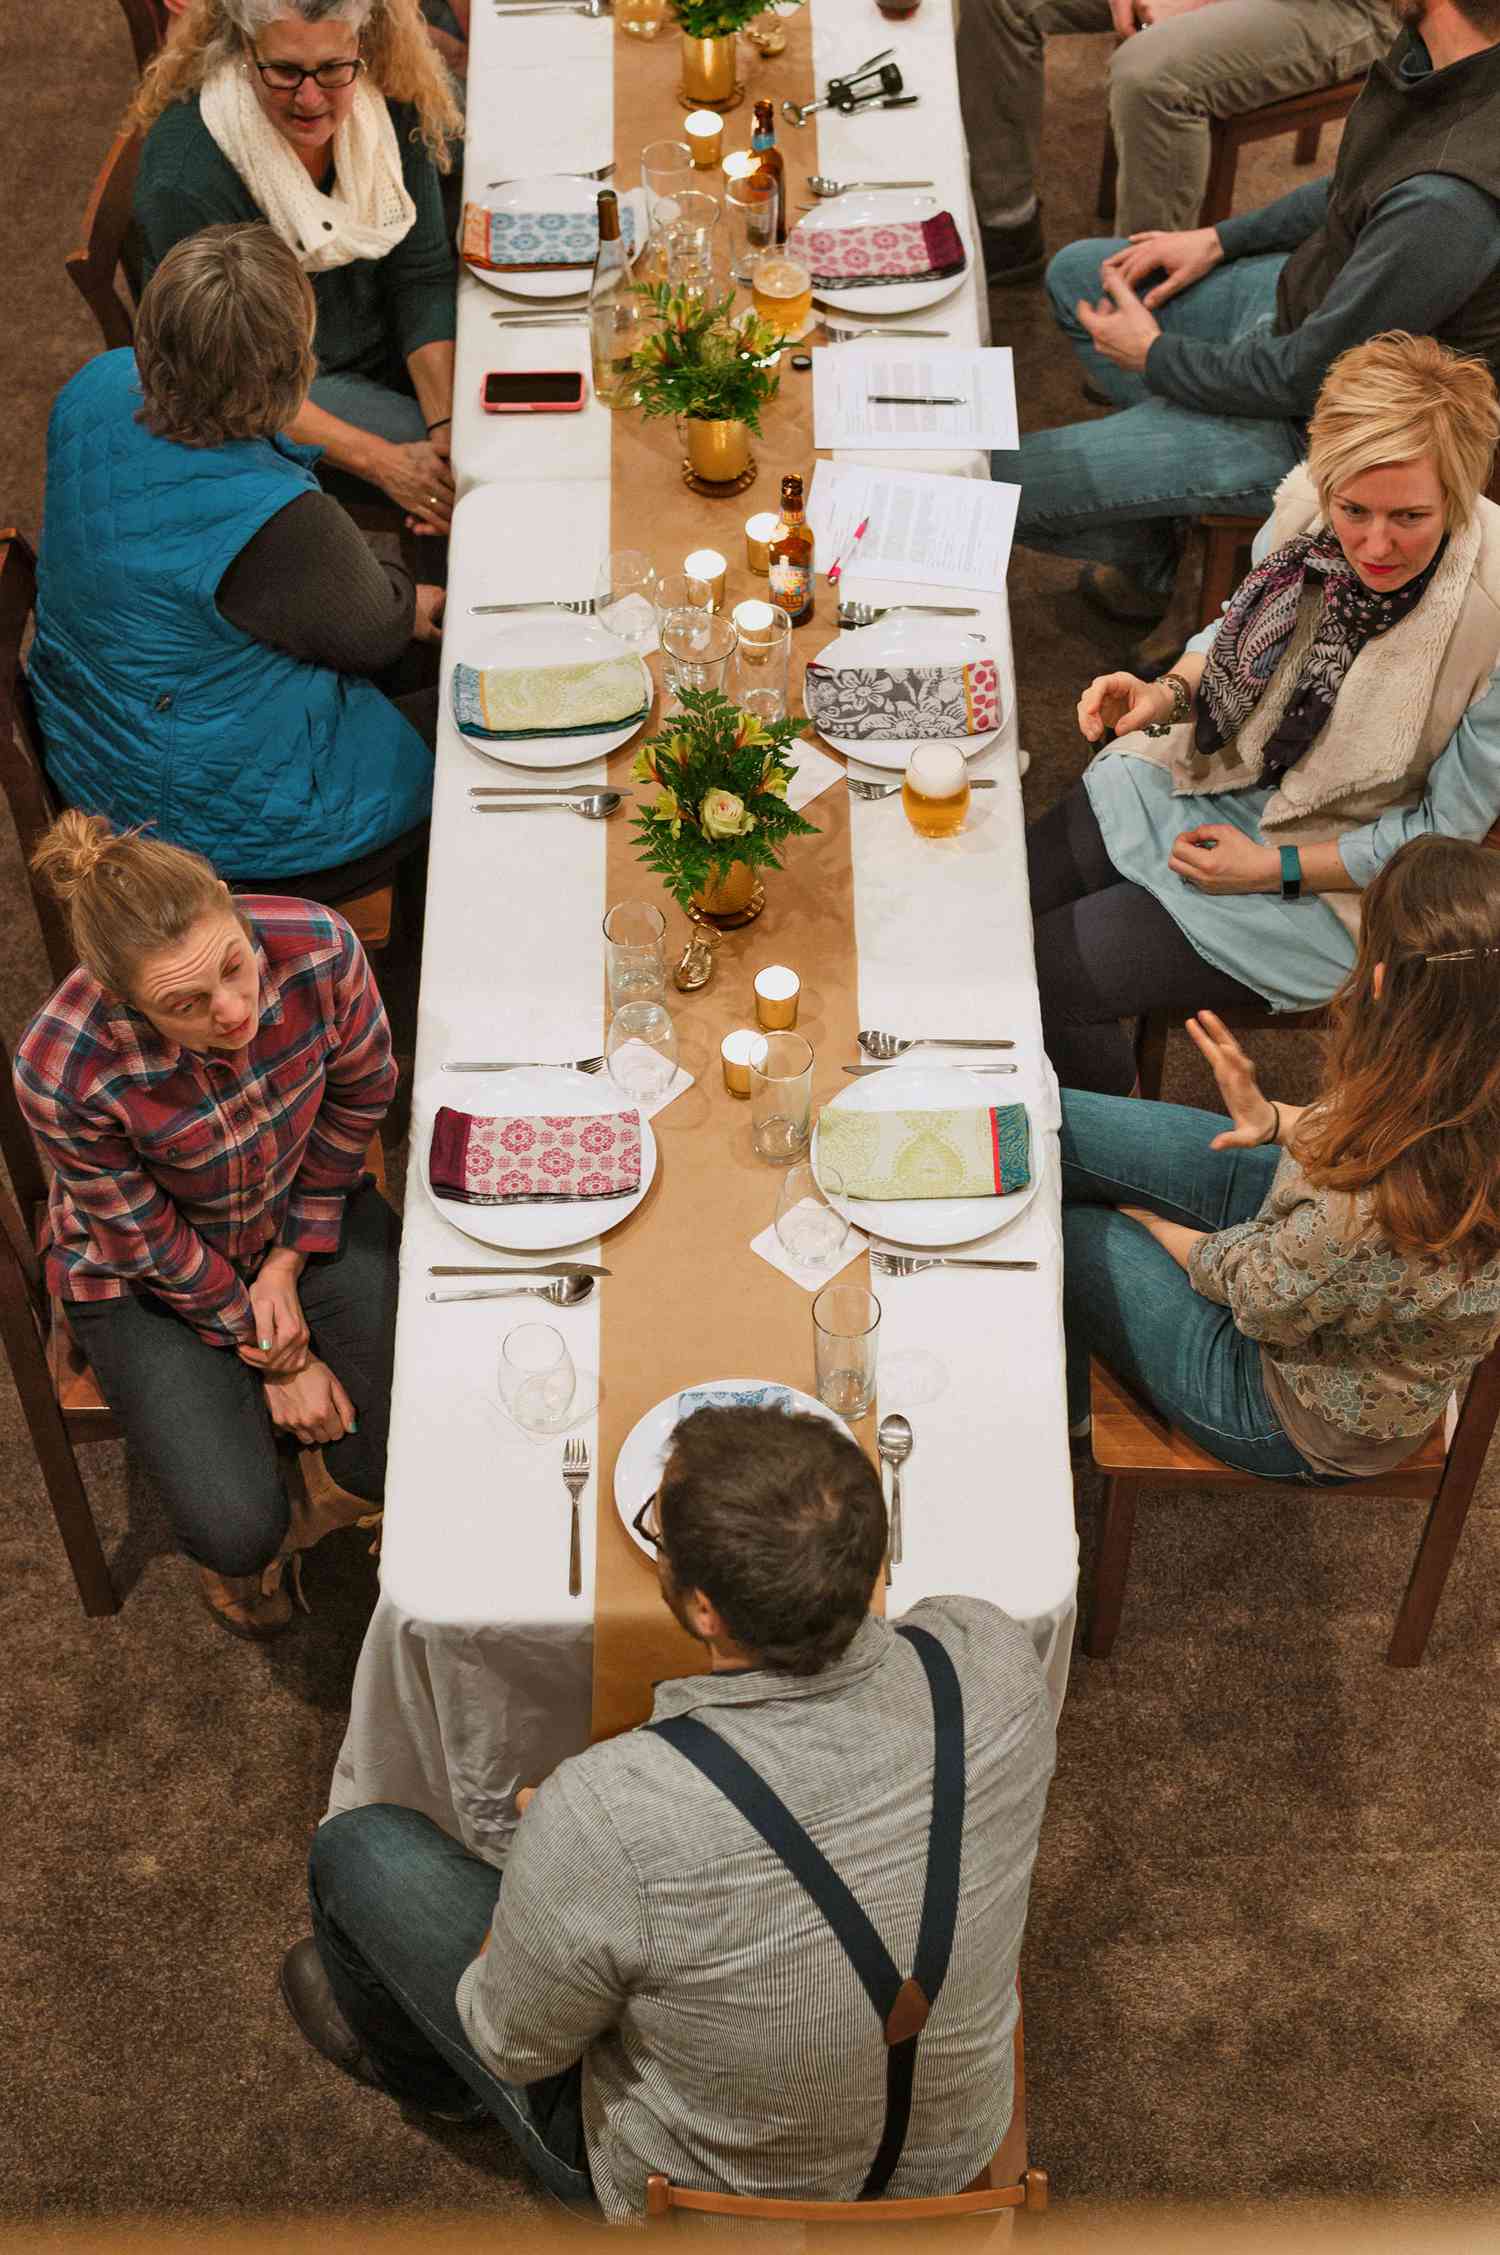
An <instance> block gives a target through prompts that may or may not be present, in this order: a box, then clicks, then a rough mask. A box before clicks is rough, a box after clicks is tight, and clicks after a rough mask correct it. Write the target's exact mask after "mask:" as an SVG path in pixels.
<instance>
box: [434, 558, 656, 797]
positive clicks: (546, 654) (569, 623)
mask: <svg viewBox="0 0 1500 2255" xmlns="http://www.w3.org/2000/svg"><path fill="white" fill-rule="evenodd" d="M579 579H580V585H579V589H578V592H579V593H580V594H589V593H592V579H593V564H592V561H590V560H587V559H586V560H585V563H584V565H583V566H582V567H581V568H580V573H579ZM585 581H587V582H589V584H588V585H584V584H583V583H584V582H585ZM481 599H482V598H481ZM519 599H520V598H518V597H517V598H514V600H519ZM496 600H497V601H500V600H504V598H501V597H497V598H496ZM461 631H462V636H463V648H462V650H461V651H460V652H459V653H458V656H459V660H460V662H461V663H462V664H464V665H466V666H503V665H510V666H548V665H552V666H565V665H577V664H579V663H580V662H581V661H582V660H584V659H587V658H630V657H639V656H640V652H639V651H638V650H631V649H629V648H628V647H627V645H626V644H625V643H623V642H618V641H616V639H615V637H614V635H612V634H611V633H610V631H609V629H608V627H604V626H601V625H600V624H599V621H598V620H597V619H589V618H580V617H579V616H578V615H577V613H576V612H574V611H512V612H510V613H509V614H508V615H507V616H506V617H504V618H493V619H477V618H474V617H473V616H472V615H469V616H465V617H464V619H463V623H462V629H461ZM455 639H456V637H455ZM646 673H647V679H648V682H649V679H650V668H649V666H648V667H647V668H646ZM452 678H453V674H452V666H451V665H450V666H449V669H448V672H447V674H446V675H445V676H444V681H443V710H444V712H445V714H446V716H447V719H448V721H449V723H450V725H451V726H452V727H453V728H454V729H455V731H456V732H457V734H458V737H459V740H460V742H462V743H465V744H467V745H468V747H469V749H470V751H472V752H478V754H479V756H480V758H481V759H487V760H496V761H498V762H499V764H500V765H501V766H502V767H546V768H551V767H582V766H584V765H585V764H586V762H588V761H589V760H596V759H603V757H604V755H605V754H606V752H612V751H615V750H616V749H617V748H618V746H620V745H621V744H628V743H629V741H630V739H631V737H632V736H633V735H634V734H635V733H636V731H637V729H639V728H643V727H645V726H646V725H647V724H648V723H649V721H650V719H651V710H650V709H649V708H648V710H647V713H646V719H645V721H639V720H632V721H630V722H628V723H627V724H626V726H625V727H623V728H610V729H604V730H601V732H600V733H599V735H597V736H520V737H516V736H496V737H488V736H470V735H467V734H466V733H465V731H464V730H463V729H461V728H459V727H458V723H457V722H456V721H455V720H454V718H453V690H452Z"/></svg>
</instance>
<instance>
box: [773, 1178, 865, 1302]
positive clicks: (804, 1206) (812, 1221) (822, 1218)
mask: <svg viewBox="0 0 1500 2255" xmlns="http://www.w3.org/2000/svg"><path fill="white" fill-rule="evenodd" d="M843 1187H844V1182H843V1177H842V1176H841V1175H839V1174H836V1173H835V1172H834V1170H833V1168H832V1167H825V1168H824V1169H823V1179H822V1181H821V1182H819V1180H818V1178H817V1176H816V1175H815V1174H814V1173H813V1170H812V1167H811V1165H810V1163H809V1162H808V1161H807V1160H806V1159H799V1160H798V1162H797V1164H796V1166H794V1167H788V1169H787V1171H786V1176H785V1179H784V1180H783V1182H782V1185H781V1195H780V1197H779V1198H778V1199H777V1201H776V1236H777V1240H778V1242H779V1243H780V1246H781V1249H782V1251H783V1252H784V1253H785V1254H786V1256H787V1258H788V1260H792V1261H795V1262H796V1263H797V1264H798V1266H799V1267H800V1268H826V1269H827V1270H828V1271H829V1273H830V1274H832V1272H833V1271H834V1270H835V1269H836V1268H841V1267H842V1266H843V1263H844V1259H845V1257H846V1252H847V1248H848V1244H849V1224H848V1222H847V1221H846V1220H845V1219H844V1216H843V1215H842V1214H841V1213H840V1212H839V1210H838V1208H837V1207H836V1206H831V1205H830V1204H829V1203H828V1194H829V1193H830V1192H831V1193H832V1195H833V1196H834V1197H835V1198H837V1197H838V1196H839V1195H840V1194H841V1192H842V1190H843Z"/></svg>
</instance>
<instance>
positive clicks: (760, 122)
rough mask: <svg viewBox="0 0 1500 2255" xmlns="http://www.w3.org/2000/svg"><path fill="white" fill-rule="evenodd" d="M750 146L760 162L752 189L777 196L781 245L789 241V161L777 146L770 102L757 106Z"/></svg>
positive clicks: (751, 177) (752, 177)
mask: <svg viewBox="0 0 1500 2255" xmlns="http://www.w3.org/2000/svg"><path fill="white" fill-rule="evenodd" d="M750 146H751V148H752V149H753V150H754V151H755V154H756V155H757V156H758V157H759V159H760V163H759V164H758V165H757V166H756V168H755V170H754V172H752V173H751V175H750V180H751V184H752V186H754V187H756V188H758V189H761V190H765V189H771V190H773V191H774V193H775V197H776V234H775V240H776V242H777V243H784V242H785V241H786V160H785V159H784V157H783V156H782V154H781V151H780V150H779V149H778V148H777V146H776V112H775V111H774V110H773V109H772V107H771V104H770V103H769V102H757V103H756V105H755V130H754V132H753V133H752V134H751V136H750Z"/></svg>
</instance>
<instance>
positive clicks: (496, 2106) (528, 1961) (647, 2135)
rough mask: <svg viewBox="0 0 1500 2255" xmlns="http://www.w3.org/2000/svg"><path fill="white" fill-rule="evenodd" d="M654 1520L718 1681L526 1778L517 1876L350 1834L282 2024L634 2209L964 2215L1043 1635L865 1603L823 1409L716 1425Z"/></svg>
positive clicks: (597, 2194) (878, 1527)
mask: <svg viewBox="0 0 1500 2255" xmlns="http://www.w3.org/2000/svg"><path fill="white" fill-rule="evenodd" d="M637 1524H638V1526H639V1527H640V1529H641V1532H642V1533H643V1535H645V1537H646V1538H647V1540H648V1541H651V1542H653V1543H654V1544H655V1545H656V1546H657V1559H658V1574H659V1577H660V1580H661V1586H662V1595H663V1597H664V1599H665V1601H666V1603H667V1604H668V1605H669V1606H670V1607H671V1609H672V1611H673V1613H674V1614H675V1615H676V1617H677V1619H678V1620H679V1621H681V1623H682V1624H683V1626H684V1627H685V1628H687V1629H688V1630H689V1631H690V1633H691V1634H693V1635H694V1636H696V1637H698V1638H699V1639H700V1640H701V1641H702V1643H703V1644H704V1646H705V1648H706V1651H707V1655H708V1670H707V1672H706V1673H705V1674H703V1675H697V1676H686V1677H681V1678H678V1679H676V1680H673V1681H670V1682H666V1683H663V1684H660V1685H658V1686H657V1691H656V1701H655V1706H654V1709H653V1715H652V1721H651V1723H650V1724H649V1725H648V1726H646V1727H645V1728H643V1729H641V1730H635V1731H630V1732H627V1733H626V1734H625V1735H624V1736H623V1737H620V1738H616V1739H613V1740H610V1741H608V1742H606V1743H605V1744H603V1745H599V1746H595V1747H592V1748H591V1749H590V1750H589V1751H588V1752H587V1753H584V1754H580V1755H577V1756H576V1757H575V1758H574V1759H573V1760H572V1761H569V1762H565V1763H564V1764H563V1765H562V1767H561V1768H560V1769H559V1770H557V1771H556V1772H555V1773H554V1775H553V1776H552V1777H550V1778H549V1779H548V1780H547V1782H546V1783H545V1784H544V1785H542V1786H541V1787H540V1788H539V1789H538V1791H537V1793H536V1795H535V1798H534V1800H533V1801H532V1802H531V1805H530V1806H529V1807H528V1808H527V1810H526V1813H525V1817H524V1821H523V1823H522V1824H521V1827H520V1829H519V1831H518V1833H517V1836H516V1842H515V1846H514V1847H513V1849H512V1851H511V1855H510V1859H509V1861H508V1863H507V1865H506V1867H505V1874H504V1884H503V1885H499V1884H498V1882H497V1877H496V1873H495V1871H494V1869H493V1868H492V1867H491V1866H489V1865H487V1864H484V1863H482V1862H480V1861H479V1860H478V1859H477V1858H475V1857H473V1856H470V1855H468V1854H467V1853H466V1852H465V1850H464V1849H462V1848H461V1847H459V1846H458V1844H457V1843H456V1842H455V1841H452V1840H450V1839H448V1838H447V1837H446V1836H445V1835H444V1834H442V1833H440V1832H439V1831H438V1830H437V1829H436V1827H435V1826H433V1825H432V1824H431V1823H429V1821H428V1820H427V1819H426V1818H425V1817H421V1816H418V1815H417V1814H415V1812H413V1811H411V1810H407V1809H399V1808H394V1807H371V1808H363V1809H354V1810H350V1811H347V1812H346V1813H344V1814H343V1815H340V1816H336V1817H333V1818H331V1819H330V1820H329V1821H328V1822H327V1823H326V1824H325V1825H323V1827H322V1828H321V1830H320V1831H319V1833H318V1835H317V1838H316V1840H315V1841H314V1844H313V1851H312V1858H311V1866H310V1875H309V1880H310V1892H311V1899H312V1908H313V1924H314V1935H315V1939H314V1940H310V1941H304V1942H300V1943H298V1944H297V1945H296V1947H295V1948H294V1949H293V1950H291V1951H290V1952H289V1953H288V1956H287V1958H286V1961H285V1963H284V1965H283V1968H282V1991H283V1995H284V1996H285V1997H286V2001H287V2003H288V2005H289V2007H290V2009H291V2011H292V2014H293V2016H294V2018H295V2019H296V2021H297V2023H298V2026H299V2027H300V2028H301V2030H302V2032H303V2034H304V2035H305V2036H306V2037H307V2039H308V2041H309V2042H310V2043H312V2044H313V2045H314V2046H315V2047H316V2048H317V2049H318V2050H319V2051H321V2052H322V2053H323V2054H324V2056H325V2057H327V2058H329V2059H331V2060H333V2061H334V2062H335V2064H336V2065H338V2066H340V2067H342V2068H343V2069H344V2070H345V2072H346V2073H349V2074H352V2075H354V2076H355V2077H356V2078H358V2079H359V2080H361V2081H363V2082H366V2083H369V2084H371V2085H373V2086H374V2087H375V2088H377V2089H380V2090H384V2091H385V2092H386V2093H388V2095H390V2096H391V2097H393V2098H395V2099H397V2100H398V2101H399V2102H400V2103H402V2104H403V2106H404V2107H405V2108H406V2109H407V2110H408V2111H410V2112H414V2113H417V2114H419V2115H420V2114H422V2113H426V2114H428V2115H431V2114H437V2115H439V2116H441V2117H442V2118H444V2119H448V2120H454V2119H472V2118H475V2117H476V2116H478V2117H479V2118H482V2117H483V2115H484V2114H486V2113H487V2114H490V2115H493V2116H494V2117H495V2118H496V2119H497V2120H498V2121H499V2122H500V2123H501V2124H502V2125H503V2126H504V2127H505V2129H506V2130H507V2131H509V2133H510V2135H511V2136H512V2138H513V2139H514V2141H515V2143H516V2144H517V2145H518V2146H519V2148H520V2149H521V2151H522V2152H523V2153H524V2154H525V2155H526V2157H527V2159H528V2160H530V2161H531V2163H532V2164H533V2166H534V2167H535V2169H536V2171H537V2173H538V2175H539V2176H540V2177H541V2178H542V2180H543V2182H544V2183H545V2184H547V2185H548V2186H549V2188H550V2189H551V2190H552V2191H554V2192H555V2193H557V2194H558V2195H559V2196H560V2197H561V2198H563V2199H565V2200H568V2201H570V2202H571V2203H573V2204H575V2205H580V2206H594V2207H596V2208H597V2209H602V2211H603V2213H604V2215H605V2216H606V2217H607V2218H609V2219H610V2220H612V2221H625V2220H629V2219H631V2218H639V2217H640V2215H641V2214H642V2211H643V2208H644V2203H645V2183H646V2178H647V2177H648V2176H649V2175H651V2174H653V2173H656V2172H660V2173H662V2174H664V2175H666V2176H668V2177H670V2178H671V2179H672V2180H673V2182H675V2183H680V2184H686V2185H692V2186H697V2187H700V2188H706V2189H714V2190H724V2191H731V2192H740V2193H750V2194H761V2195H783V2196H788V2197H793V2196H795V2197H800V2198H804V2199H826V2200H849V2199H854V2198H856V2197H858V2196H859V2195H860V2194H861V2193H862V2192H863V2193H864V2194H865V2195H866V2196H870V2197H873V2196H874V2194H876V2193H877V2192H880V2191H882V2190H883V2191H885V2192H886V2193H888V2194H889V2195H890V2196H891V2197H893V2198H900V2197H905V2196H913V2197H914V2196H918V2195H922V2194H932V2193H946V2192H959V2191H962V2190H963V2189H964V2188H965V2187H966V2186H968V2185H969V2184H970V2183H971V2182H972V2181H973V2180H974V2178H975V2177H976V2176H977V2175H978V2174H979V2172H980V2171H981V2170H983V2169H984V2168H985V2167H986V2165H987V2164H988V2162H989V2161H990V2159H991V2157H992V2156H993V2154H994V2153H995V2151H996V2149H997V2147H998V2146H999V2144H1000V2141H1001V2139H1002V2137H1003V2136H1004V2133H1005V2130H1006V2128H1007V2126H1008V2124H1009V2120H1010V2114H1011V2100H1012V2089H1011V2043H1012V2037H1013V2033H1014V2027H1015V2016H1016V1989H1015V1981H1016V1965H1017V1960H1018V1958H1019V1956H1020V1949H1021V1936H1022V1932H1023V1929H1024V1925H1025V1917H1026V1899H1027V1890H1028V1887H1029V1883H1030V1875H1031V1866H1032V1862H1033V1859H1034V1857H1035V1854H1036V1843H1037V1834H1038V1831H1039V1829H1040V1826H1041V1820H1042V1811H1043V1807H1044V1804H1045V1800H1046V1790H1047V1781H1048V1779H1049V1777H1050V1775H1051V1771H1052V1765H1053V1760H1054V1754H1055V1738H1054V1729H1053V1720H1052V1713H1051V1708H1050V1705H1049V1703H1048V1699H1047V1692H1046V1686H1045V1684H1044V1681H1043V1678H1042V1673H1041V1669H1040V1666H1039V1664H1038V1661H1037V1658H1036V1655H1035V1653H1034V1651H1033V1650H1032V1647H1031V1644H1030V1641H1029V1639H1028V1638H1027V1636H1026V1634H1025V1632H1024V1630H1023V1629H1021V1628H1020V1627H1019V1626H1018V1625H1017V1624H1016V1623H1015V1622H1014V1621H1012V1620H1011V1619H1010V1618H1009V1617H1008V1616H1007V1615H1006V1614H1004V1613H1002V1612H1000V1611H999V1610H998V1609H997V1608H996V1607H994V1606H992V1605H987V1604H985V1603H983V1602H981V1601H980V1600H979V1599H975V1598H959V1597H952V1598H930V1599H928V1600H926V1601H925V1602H924V1603H922V1604H920V1605H917V1606H915V1607H913V1609H912V1611H911V1612H910V1613H909V1614H908V1615H907V1616H906V1617H905V1618H904V1620H903V1621H902V1622H901V1623H900V1624H899V1625H898V1626H896V1627H892V1626H891V1624H889V1623H888V1622H886V1621H884V1620H882V1619H880V1618H878V1617H876V1616H874V1615H872V1614H871V1612H870V1611H869V1606H870V1601H871V1597H872V1595H873V1593H874V1590H875V1587H876V1584H877V1581H878V1577H879V1575H880V1572H881V1566H882V1561H883V1557H884V1551H885V1534H886V1530H885V1509H884V1503H883V1499H882V1496H881V1491H880V1483H879V1478H878V1475H877V1474H876V1472H875V1470H874V1468H873V1466H872V1465H871V1464H870V1462H869V1460H868V1458H866V1457H865V1456H864V1454H863V1453H862V1452H861V1450H860V1449H859V1448H858V1447H857V1446H856V1445H855V1444H854V1442H853V1441H852V1440H851V1439H850V1438H849V1437H848V1436H847V1435H846V1434H844V1433H843V1432H842V1431H840V1430H838V1429H837V1428H835V1427H833V1426H832V1425H829V1424H827V1423H825V1422H824V1421H822V1420H821V1419H818V1418H813V1417H807V1416H799V1415H786V1414H784V1413H782V1412H781V1411H778V1410H766V1409H749V1408H733V1409H704V1410H700V1411H698V1412H697V1413H696V1415H694V1416H692V1417H691V1418H689V1419H687V1420H686V1421H685V1422H684V1423H683V1424H682V1425H680V1426H679V1427H678V1429H677V1432H676V1435H675V1437H674V1440H673V1444H672V1449H671V1453H670V1455H669V1457H668V1460H667V1464H666V1467H665V1469H664V1472H663V1475H662V1481H661V1485H660V1488H659V1489H658V1491H657V1494H656V1495H655V1496H654V1497H653V1498H651V1499H650V1501H649V1502H648V1503H647V1504H646V1505H645V1506H644V1508H643V1510H642V1513H641V1515H640V1518H639V1519H638V1521H637ZM747 1781H748V1782H747ZM742 1812H743V1813H742ZM773 1842H777V1843H779V1844H776V1845H773ZM794 1871H795V1876H794ZM831 1875H836V1876H832V1880H831V1885H830V1876H831ZM840 1883H842V1885H840ZM497 1888H498V1899H497ZM851 1898H852V1903H853V1905H854V1906H856V1907H855V1908H854V1909H853V1911H852V1912H851V1909H850V1899H851ZM825 1905H826V1906H827V1908H826V1909H825V1907H823V1906H825ZM830 1919H832V1920H833V1921H834V1923H830ZM903 2090H904V2094H905V2095H904V2096H903Z"/></svg>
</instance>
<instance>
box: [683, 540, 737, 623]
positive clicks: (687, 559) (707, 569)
mask: <svg viewBox="0 0 1500 2255" xmlns="http://www.w3.org/2000/svg"><path fill="white" fill-rule="evenodd" d="M682 568H683V570H684V571H685V572H686V573H687V575H688V578H689V579H701V580H702V581H703V583H704V585H705V587H706V588H707V589H708V607H709V609H710V610H711V611H716V610H718V608H719V606H720V605H721V603H722V602H723V600H724V575H725V574H726V572H727V571H728V570H729V565H728V563H727V562H726V561H725V559H724V558H723V557H722V556H721V555H720V554H719V551H718V549H717V548H695V549H694V550H693V553H692V554H691V556H684V558H683V560H682Z"/></svg>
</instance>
